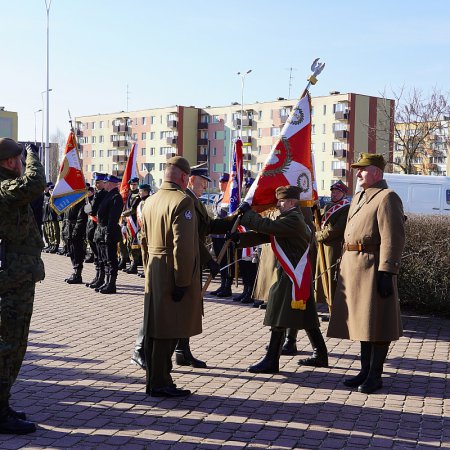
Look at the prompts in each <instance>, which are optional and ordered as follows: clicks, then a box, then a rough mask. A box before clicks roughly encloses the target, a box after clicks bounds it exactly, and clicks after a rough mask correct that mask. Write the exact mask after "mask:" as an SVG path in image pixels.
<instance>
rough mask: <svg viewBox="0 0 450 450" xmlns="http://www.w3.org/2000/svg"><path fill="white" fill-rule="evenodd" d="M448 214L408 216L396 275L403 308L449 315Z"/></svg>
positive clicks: (449, 219)
mask: <svg viewBox="0 0 450 450" xmlns="http://www.w3.org/2000/svg"><path fill="white" fill-rule="evenodd" d="M449 231H450V216H422V215H412V214H411V215H408V220H407V221H406V243H405V249H404V251H403V257H402V265H401V268H400V273H399V276H398V290H399V297H400V304H401V305H402V307H403V309H404V310H405V309H406V310H409V311H414V312H418V313H422V314H430V315H439V316H440V317H450V289H449V288H450V233H449Z"/></svg>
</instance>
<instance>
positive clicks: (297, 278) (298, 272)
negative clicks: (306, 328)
mask: <svg viewBox="0 0 450 450" xmlns="http://www.w3.org/2000/svg"><path fill="white" fill-rule="evenodd" d="M270 244H271V246H272V250H273V252H274V253H275V256H276V257H277V259H278V261H279V262H280V264H281V267H282V268H283V270H284V271H285V272H286V274H287V276H288V277H289V278H290V279H291V281H292V301H291V308H292V309H302V310H305V309H306V302H307V301H308V299H309V296H310V290H311V264H310V262H309V257H308V252H309V245H308V248H307V249H306V251H305V253H303V255H302V257H301V258H300V261H299V262H298V264H297V266H296V267H294V266H293V265H292V263H291V261H289V258H288V257H287V256H286V254H285V253H284V251H283V249H282V248H281V247H280V244H278V242H277V240H276V238H275V237H274V236H270Z"/></svg>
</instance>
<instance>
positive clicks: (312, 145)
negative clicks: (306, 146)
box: [311, 142, 316, 153]
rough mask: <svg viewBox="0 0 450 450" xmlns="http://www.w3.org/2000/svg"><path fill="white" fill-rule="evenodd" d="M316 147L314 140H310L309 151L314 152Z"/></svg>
mask: <svg viewBox="0 0 450 450" xmlns="http://www.w3.org/2000/svg"><path fill="white" fill-rule="evenodd" d="M315 149H316V146H315V144H314V142H311V151H312V152H313V153H314V150H315Z"/></svg>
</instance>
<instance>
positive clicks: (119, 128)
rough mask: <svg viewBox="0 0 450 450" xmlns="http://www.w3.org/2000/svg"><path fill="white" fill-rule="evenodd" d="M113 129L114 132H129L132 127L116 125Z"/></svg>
mask: <svg viewBox="0 0 450 450" xmlns="http://www.w3.org/2000/svg"><path fill="white" fill-rule="evenodd" d="M113 131H114V133H127V132H129V131H131V127H130V126H129V125H114V126H113Z"/></svg>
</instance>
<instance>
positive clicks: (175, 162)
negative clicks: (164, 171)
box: [167, 156, 191, 175]
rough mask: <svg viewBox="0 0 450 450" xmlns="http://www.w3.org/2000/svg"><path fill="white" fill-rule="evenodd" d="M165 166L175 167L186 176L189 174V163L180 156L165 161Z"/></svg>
mask: <svg viewBox="0 0 450 450" xmlns="http://www.w3.org/2000/svg"><path fill="white" fill-rule="evenodd" d="M167 165H168V166H177V167H178V168H179V169H181V170H182V171H183V172H184V173H187V174H188V175H190V174H191V166H190V165H189V161H188V160H187V159H186V158H183V157H182V156H172V158H170V159H168V160H167Z"/></svg>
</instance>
